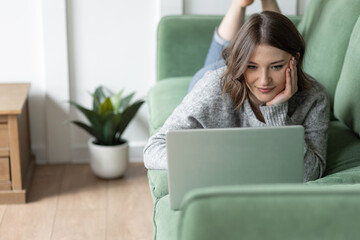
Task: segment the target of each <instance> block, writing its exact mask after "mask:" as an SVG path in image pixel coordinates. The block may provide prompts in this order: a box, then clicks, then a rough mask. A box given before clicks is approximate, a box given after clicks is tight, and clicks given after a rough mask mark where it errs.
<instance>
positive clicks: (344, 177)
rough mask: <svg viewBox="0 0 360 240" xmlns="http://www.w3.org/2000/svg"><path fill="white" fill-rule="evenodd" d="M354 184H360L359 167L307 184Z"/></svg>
mask: <svg viewBox="0 0 360 240" xmlns="http://www.w3.org/2000/svg"><path fill="white" fill-rule="evenodd" d="M319 183H320V184H321V183H323V184H354V183H360V166H358V167H354V168H350V169H346V170H344V171H340V172H337V173H334V174H330V175H327V176H326V177H323V178H320V179H318V180H315V181H311V182H307V184H310V185H311V184H319Z"/></svg>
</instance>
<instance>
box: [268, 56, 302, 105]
mask: <svg viewBox="0 0 360 240" xmlns="http://www.w3.org/2000/svg"><path fill="white" fill-rule="evenodd" d="M285 74H286V83H285V89H284V90H283V91H282V92H280V93H279V94H278V95H277V96H275V97H274V98H273V99H272V100H271V101H270V102H267V103H266V106H270V105H276V104H282V103H285V102H287V101H288V100H289V99H290V98H291V97H292V96H293V95H294V94H295V93H296V92H297V91H298V76H297V68H296V59H295V58H294V57H291V59H290V62H289V68H287V69H286V73H285Z"/></svg>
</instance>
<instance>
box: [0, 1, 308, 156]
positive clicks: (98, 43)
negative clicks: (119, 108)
mask: <svg viewBox="0 0 360 240" xmlns="http://www.w3.org/2000/svg"><path fill="white" fill-rule="evenodd" d="M230 1H231V0H223V1H218V0H140V1H125V0H101V1H100V0H0V34H1V35H0V82H31V84H32V86H31V90H30V94H29V105H30V124H31V125H30V127H31V134H32V136H31V140H32V146H33V152H34V153H35V154H36V157H37V162H38V163H62V162H83V161H88V153H87V148H86V142H87V139H88V138H89V136H88V135H87V134H85V133H83V132H82V131H81V130H79V129H78V128H76V127H74V126H72V125H69V124H68V125H64V124H63V122H64V121H65V120H67V119H75V118H82V116H80V115H79V114H78V113H77V112H76V111H75V110H74V109H72V108H70V107H69V105H68V104H67V103H66V101H67V100H69V99H71V100H74V101H77V102H79V103H80V104H83V105H85V106H90V104H91V99H90V97H89V95H88V91H93V90H94V89H95V88H96V87H97V86H98V85H100V84H102V85H104V86H106V87H109V88H111V89H112V90H114V91H117V90H120V89H121V88H123V87H125V89H126V91H127V92H128V93H130V92H131V91H136V92H137V94H136V97H145V96H146V94H147V91H148V90H149V88H150V86H152V85H153V84H154V82H155V49H156V26H157V23H158V21H159V19H160V17H161V16H164V15H168V14H224V13H225V12H226V10H227V7H228V5H229V3H230ZM278 2H279V5H280V7H281V10H282V11H283V13H285V14H296V13H300V14H301V13H303V11H304V9H305V7H306V5H307V2H308V0H299V1H296V0H278ZM260 9H261V7H260V1H255V3H254V5H252V6H251V7H250V8H249V9H248V11H247V13H248V14H250V13H252V12H257V11H260ZM147 119H148V115H147V106H146V105H144V106H143V107H142V108H141V110H140V112H139V114H138V115H137V116H136V118H135V120H134V121H133V122H132V123H131V124H130V126H129V128H128V129H127V130H126V132H125V135H124V137H125V138H127V139H128V140H129V141H130V157H131V160H132V161H141V160H142V149H143V147H144V144H145V143H146V141H147V139H148V136H149V135H148V123H147Z"/></svg>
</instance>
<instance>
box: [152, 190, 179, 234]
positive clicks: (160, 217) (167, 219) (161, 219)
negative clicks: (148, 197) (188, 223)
mask: <svg viewBox="0 0 360 240" xmlns="http://www.w3.org/2000/svg"><path fill="white" fill-rule="evenodd" d="M180 214H181V212H180V211H173V210H171V209H170V201H169V195H166V196H165V197H163V198H161V199H160V200H159V201H157V202H156V203H155V206H154V219H153V221H154V240H171V239H176V235H177V232H178V222H179V219H180Z"/></svg>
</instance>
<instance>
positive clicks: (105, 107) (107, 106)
mask: <svg viewBox="0 0 360 240" xmlns="http://www.w3.org/2000/svg"><path fill="white" fill-rule="evenodd" d="M113 111H114V108H113V105H112V103H111V100H110V98H109V97H107V98H106V99H105V101H104V102H103V103H102V104H101V106H100V111H99V112H100V115H105V114H107V113H109V112H111V113H112V112H113Z"/></svg>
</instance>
